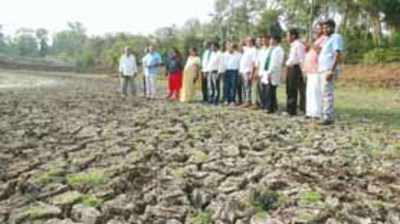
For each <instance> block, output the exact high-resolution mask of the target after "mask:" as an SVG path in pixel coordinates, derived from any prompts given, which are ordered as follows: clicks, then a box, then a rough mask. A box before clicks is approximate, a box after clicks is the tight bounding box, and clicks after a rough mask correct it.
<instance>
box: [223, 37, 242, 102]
mask: <svg viewBox="0 0 400 224" xmlns="http://www.w3.org/2000/svg"><path fill="white" fill-rule="evenodd" d="M227 49H228V50H227V52H226V53H225V54H224V63H225V69H226V73H225V76H224V96H225V101H226V103H228V104H229V105H231V106H234V105H235V96H236V87H237V82H238V79H239V67H240V58H241V54H240V53H239V51H238V46H237V45H236V44H233V43H229V44H228V46H227Z"/></svg>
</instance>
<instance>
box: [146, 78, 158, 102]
mask: <svg viewBox="0 0 400 224" xmlns="http://www.w3.org/2000/svg"><path fill="white" fill-rule="evenodd" d="M155 78H156V77H155V75H146V76H145V80H146V97H149V98H153V99H154V98H155V97H156V82H155Z"/></svg>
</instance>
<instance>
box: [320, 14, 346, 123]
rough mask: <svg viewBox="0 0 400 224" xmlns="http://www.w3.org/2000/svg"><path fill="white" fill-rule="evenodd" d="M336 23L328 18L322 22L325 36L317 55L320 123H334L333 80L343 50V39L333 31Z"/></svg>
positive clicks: (336, 73)
mask: <svg viewBox="0 0 400 224" xmlns="http://www.w3.org/2000/svg"><path fill="white" fill-rule="evenodd" d="M335 27H336V23H335V21H333V20H328V21H326V22H324V23H323V28H322V29H323V32H324V35H326V36H327V40H326V41H325V43H324V45H323V46H322V49H321V51H320V54H319V57H318V73H319V74H320V75H321V80H322V82H321V90H322V98H323V99H322V101H323V102H322V117H323V121H322V123H321V124H322V125H331V124H333V123H334V115H335V111H334V80H335V78H336V76H337V75H338V71H339V69H338V67H339V63H340V61H341V55H342V52H343V39H342V37H341V36H340V35H339V34H336V33H335Z"/></svg>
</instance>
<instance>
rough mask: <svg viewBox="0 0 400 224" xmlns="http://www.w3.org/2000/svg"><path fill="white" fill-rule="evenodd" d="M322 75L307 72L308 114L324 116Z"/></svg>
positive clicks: (316, 116) (315, 116)
mask: <svg viewBox="0 0 400 224" xmlns="http://www.w3.org/2000/svg"><path fill="white" fill-rule="evenodd" d="M321 87H322V75H321V74H320V73H310V74H307V91H306V116H308V117H314V118H321V117H322V100H323V98H322V88H321Z"/></svg>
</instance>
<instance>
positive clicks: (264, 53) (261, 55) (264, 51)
mask: <svg viewBox="0 0 400 224" xmlns="http://www.w3.org/2000/svg"><path fill="white" fill-rule="evenodd" d="M268 52H269V48H267V47H263V48H261V49H259V50H258V52H257V64H256V65H257V68H258V74H257V75H258V76H259V77H261V76H262V73H263V71H264V66H265V62H266V60H267V57H268Z"/></svg>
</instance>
